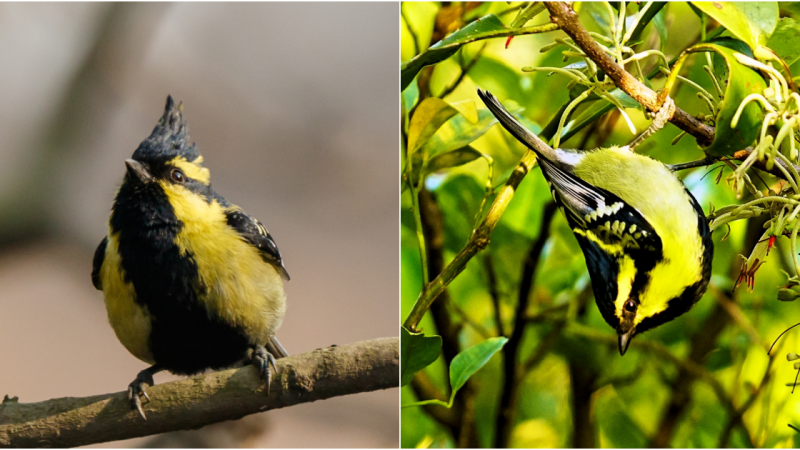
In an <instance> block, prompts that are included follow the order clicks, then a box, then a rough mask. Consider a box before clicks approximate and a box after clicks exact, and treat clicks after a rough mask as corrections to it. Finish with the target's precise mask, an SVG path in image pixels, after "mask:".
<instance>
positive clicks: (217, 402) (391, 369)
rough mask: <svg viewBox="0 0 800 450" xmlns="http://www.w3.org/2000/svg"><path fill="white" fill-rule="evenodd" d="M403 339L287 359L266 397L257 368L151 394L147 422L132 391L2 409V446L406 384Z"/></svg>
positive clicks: (202, 419)
mask: <svg viewBox="0 0 800 450" xmlns="http://www.w3.org/2000/svg"><path fill="white" fill-rule="evenodd" d="M399 361H400V357H399V340H398V339H397V338H380V339H373V340H370V341H362V342H356V343H354V344H349V345H344V346H341V347H336V346H332V347H328V348H324V349H319V350H315V351H313V352H309V353H303V354H301V355H296V356H290V357H287V358H281V359H279V360H278V362H277V366H278V373H277V374H276V375H275V376H274V377H273V379H272V384H271V385H270V394H269V396H267V395H266V393H265V392H264V389H263V388H262V387H261V386H260V384H261V381H260V379H259V377H258V375H257V374H256V371H255V369H254V368H253V367H252V366H247V367H243V368H240V369H231V370H224V371H221V372H213V373H209V374H206V375H198V376H196V377H192V378H186V379H183V380H178V381H173V382H171V383H164V384H158V385H156V386H153V387H151V388H149V389H148V393H149V395H150V398H151V401H150V402H148V403H146V404H145V411H146V412H147V420H146V421H145V420H143V419H142V418H141V417H139V415H138V413H137V412H136V411H132V410H131V409H130V404H129V403H128V398H127V397H128V396H127V393H126V392H117V393H114V394H103V395H95V396H91V397H83V398H70V397H66V398H58V399H52V400H47V401H44V402H39V403H18V402H17V401H16V400H12V401H8V400H4V401H3V403H2V404H0V447H75V446H79V445H88V444H97V443H100V442H109V441H116V440H120V439H130V438H135V437H142V436H149V435H153V434H158V433H164V432H167V431H176V430H188V429H196V428H200V427H202V426H205V425H208V424H212V423H216V422H222V421H225V420H232V419H240V418H242V417H244V416H246V415H249V414H254V413H257V412H262V411H268V410H271V409H278V408H283V407H286V406H293V405H296V404H299V403H307V402H313V401H315V400H324V399H328V398H331V397H337V396H341V395H348V394H355V393H359V392H370V391H376V390H379V389H388V388H393V387H398V386H399V385H400V375H399Z"/></svg>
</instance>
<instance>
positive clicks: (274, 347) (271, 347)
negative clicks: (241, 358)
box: [265, 336, 289, 359]
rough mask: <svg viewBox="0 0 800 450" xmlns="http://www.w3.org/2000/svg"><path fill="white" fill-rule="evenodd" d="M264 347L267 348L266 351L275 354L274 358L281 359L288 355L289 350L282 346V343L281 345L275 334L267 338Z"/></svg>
mask: <svg viewBox="0 0 800 450" xmlns="http://www.w3.org/2000/svg"><path fill="white" fill-rule="evenodd" d="M265 347H266V348H267V352H269V353H272V355H273V356H275V359H281V358H285V357H287V356H289V352H287V351H286V349H285V348H283V345H281V342H280V341H279V340H278V337H277V336H272V337H271V338H269V341H267V345H266V346H265Z"/></svg>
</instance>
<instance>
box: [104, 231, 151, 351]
mask: <svg viewBox="0 0 800 450" xmlns="http://www.w3.org/2000/svg"><path fill="white" fill-rule="evenodd" d="M118 247H119V235H113V234H110V233H109V235H108V244H107V245H106V254H105V259H104V260H103V266H102V267H101V269H100V279H101V283H102V286H103V295H104V296H105V301H106V311H107V312H108V321H109V323H110V324H111V328H113V329H114V333H116V335H117V339H119V342H120V343H122V345H123V346H125V348H126V349H128V351H129V352H131V354H132V355H133V356H135V357H137V358H139V359H140V360H142V361H144V362H146V363H148V364H155V361H153V355H152V353H151V352H150V348H149V346H148V345H147V340H148V338H149V337H150V314H149V313H148V312H147V309H146V308H142V307H141V306H139V305H138V304H136V302H135V301H134V299H135V298H136V291H135V290H134V288H133V284H131V283H128V282H126V281H125V280H124V279H123V272H122V268H121V260H120V257H119V252H118V251H117V249H118Z"/></svg>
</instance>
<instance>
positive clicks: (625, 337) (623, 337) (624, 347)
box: [619, 328, 635, 356]
mask: <svg viewBox="0 0 800 450" xmlns="http://www.w3.org/2000/svg"><path fill="white" fill-rule="evenodd" d="M634 329H635V328H631V329H630V330H628V331H627V332H625V333H622V334H620V335H619V354H620V356H622V355H624V354H625V352H626V351H628V345H630V343H631V338H633V330H634Z"/></svg>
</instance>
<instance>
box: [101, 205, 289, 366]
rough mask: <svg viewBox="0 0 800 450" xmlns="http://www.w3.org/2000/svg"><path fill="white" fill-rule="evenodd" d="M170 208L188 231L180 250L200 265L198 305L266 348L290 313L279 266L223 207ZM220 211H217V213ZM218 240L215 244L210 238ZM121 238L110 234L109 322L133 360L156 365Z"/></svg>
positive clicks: (105, 273) (106, 267) (106, 265)
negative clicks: (245, 236)
mask: <svg viewBox="0 0 800 450" xmlns="http://www.w3.org/2000/svg"><path fill="white" fill-rule="evenodd" d="M185 198H186V200H185V201H176V200H175V199H174V198H173V199H172V201H171V203H172V205H173V207H174V209H175V212H176V215H177V216H178V217H180V218H181V220H182V222H183V227H182V228H181V231H180V232H179V234H178V236H177V237H176V238H175V244H176V245H177V246H178V248H179V249H180V251H181V254H183V255H191V256H192V258H193V259H194V261H195V263H196V264H197V270H198V275H199V278H200V284H201V285H202V286H204V289H203V290H202V291H201V292H200V295H199V301H200V302H202V303H203V305H204V306H205V308H206V309H207V310H208V314H209V316H212V317H217V318H219V319H221V320H222V321H223V322H225V323H227V324H229V325H231V326H233V327H236V328H239V329H241V330H243V331H244V333H245V334H246V335H247V336H248V337H249V338H250V339H251V340H252V341H253V342H256V343H261V344H265V343H266V342H267V341H268V339H269V338H271V337H272V336H274V335H275V333H276V331H277V330H278V328H279V327H280V325H281V322H283V317H284V314H285V312H286V297H285V294H284V290H283V280H282V279H281V276H280V273H279V272H278V270H276V268H275V267H274V266H272V265H271V264H269V263H267V262H265V261H264V260H263V259H262V257H261V255H260V253H259V251H258V249H256V248H255V247H253V246H252V245H250V244H249V243H247V242H245V241H244V240H243V239H242V238H241V237H240V236H239V234H238V232H236V230H234V229H233V228H231V227H229V226H228V225H227V223H226V222H225V219H224V217H225V216H224V214H222V212H221V206H220V205H219V204H218V203H217V202H216V201H213V202H211V203H210V204H209V203H206V202H205V201H203V200H202V199H199V198H198V201H199V202H200V203H199V204H185V202H193V201H194V200H193V199H192V198H191V197H185ZM215 209H216V210H215ZM210 236H213V238H209V237H210ZM118 238H119V236H118V235H114V234H112V233H109V237H108V245H107V247H106V254H105V260H104V262H103V267H102V269H101V277H102V285H103V293H104V294H105V301H106V308H107V310H108V318H109V322H110V323H111V326H112V328H113V329H114V332H115V333H116V334H117V338H118V339H119V340H120V342H121V343H122V345H124V346H125V348H127V349H128V351H130V352H131V353H132V354H133V355H134V356H136V357H137V358H139V359H141V360H142V361H145V362H147V363H150V364H154V361H153V356H152V354H151V352H150V350H149V348H148V338H149V335H150V330H151V325H150V315H149V313H148V311H147V308H146V307H141V306H139V305H138V304H137V303H136V302H135V301H134V299H135V296H136V293H135V290H134V287H133V285H132V284H131V283H126V282H125V280H124V279H123V278H122V276H123V275H122V274H123V271H122V270H121V268H120V257H119V252H118Z"/></svg>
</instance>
